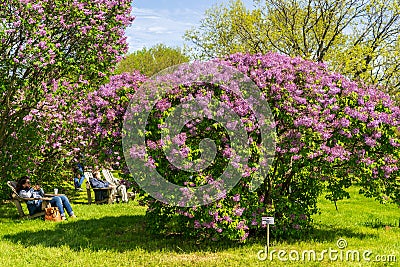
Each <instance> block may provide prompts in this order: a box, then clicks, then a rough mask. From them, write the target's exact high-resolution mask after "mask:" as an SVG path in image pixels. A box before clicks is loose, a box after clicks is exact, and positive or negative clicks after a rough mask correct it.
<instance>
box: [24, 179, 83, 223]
mask: <svg viewBox="0 0 400 267" xmlns="http://www.w3.org/2000/svg"><path fill="white" fill-rule="evenodd" d="M16 190H17V192H18V194H19V195H20V196H21V197H23V198H42V197H43V196H44V191H43V189H42V188H40V186H39V185H35V186H34V187H31V181H30V178H29V177H28V176H23V177H21V179H19V181H18V183H17V188H16ZM42 202H43V200H41V199H37V200H29V201H27V206H28V210H29V214H30V215H33V214H35V213H37V212H40V211H42ZM50 204H51V206H53V207H58V209H59V210H60V213H61V219H62V220H66V218H65V211H64V208H65V209H66V210H67V212H68V215H69V217H70V218H76V216H75V214H74V211H73V210H72V207H71V204H70V203H69V200H68V198H67V197H66V196H64V195H59V196H54V197H52V198H51V200H50Z"/></svg>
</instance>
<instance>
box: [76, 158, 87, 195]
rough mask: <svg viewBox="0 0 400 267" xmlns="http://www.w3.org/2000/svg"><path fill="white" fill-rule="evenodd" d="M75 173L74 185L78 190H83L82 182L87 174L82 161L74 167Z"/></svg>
mask: <svg viewBox="0 0 400 267" xmlns="http://www.w3.org/2000/svg"><path fill="white" fill-rule="evenodd" d="M73 173H74V186H75V189H76V190H78V191H82V188H81V186H82V184H83V181H84V180H85V174H84V167H83V165H82V164H81V163H78V164H77V165H76V166H75V167H74V169H73Z"/></svg>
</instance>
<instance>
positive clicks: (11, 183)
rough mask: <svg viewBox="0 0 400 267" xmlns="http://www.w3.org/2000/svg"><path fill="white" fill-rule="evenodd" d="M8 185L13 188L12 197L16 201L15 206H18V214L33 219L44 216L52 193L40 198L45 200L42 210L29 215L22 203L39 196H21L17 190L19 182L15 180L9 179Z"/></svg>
mask: <svg viewBox="0 0 400 267" xmlns="http://www.w3.org/2000/svg"><path fill="white" fill-rule="evenodd" d="M7 185H8V186H9V187H10V189H11V198H12V201H13V202H14V204H15V206H16V207H17V210H18V214H19V216H20V217H21V218H24V219H31V218H36V217H40V216H44V214H45V212H44V209H45V208H46V206H47V204H48V203H49V201H50V200H51V196H53V195H51V194H45V195H44V197H43V198H40V199H41V200H43V202H42V211H41V212H38V213H35V214H33V215H29V214H25V212H24V210H23V208H22V205H21V203H25V204H26V202H27V201H29V200H37V199H38V198H23V197H20V195H19V194H18V192H17V189H16V187H17V182H15V181H7Z"/></svg>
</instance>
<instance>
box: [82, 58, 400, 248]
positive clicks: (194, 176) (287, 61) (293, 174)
mask: <svg viewBox="0 0 400 267" xmlns="http://www.w3.org/2000/svg"><path fill="white" fill-rule="evenodd" d="M216 62H218V63H221V64H224V65H226V66H233V67H235V68H237V69H238V70H239V71H241V72H242V73H244V74H246V75H248V76H249V77H250V78H251V79H252V80H253V81H254V82H255V83H256V84H257V86H258V87H259V89H260V90H261V91H262V93H263V96H264V97H265V98H266V99H267V100H268V103H269V106H270V108H271V110H272V112H273V114H274V118H275V123H276V131H277V135H278V136H277V140H276V141H277V145H276V154H275V158H274V162H273V164H272V167H271V170H270V171H269V173H268V174H267V175H266V177H263V178H265V180H264V183H263V184H262V186H261V187H260V188H259V189H258V190H257V191H255V192H251V191H250V190H249V186H250V181H251V179H252V178H253V175H254V173H255V171H256V170H257V168H258V166H257V157H258V155H259V154H258V153H259V152H258V151H259V150H258V146H259V144H260V139H259V138H260V134H259V131H258V126H257V120H256V118H255V117H254V114H252V112H251V110H249V107H248V105H247V104H246V102H245V101H243V99H240V98H239V97H238V96H237V95H235V94H233V93H232V91H231V90H229V88H226V87H224V86H219V85H215V84H210V83H201V82H200V83H197V84H182V85H181V86H179V87H178V88H175V89H174V90H171V91H170V93H169V94H168V95H166V96H165V97H164V98H163V99H162V100H160V101H159V102H158V103H156V105H154V107H153V110H152V111H151V113H150V116H149V119H148V121H147V126H146V146H147V147H146V150H147V153H149V155H150V156H149V157H148V159H147V160H148V162H147V163H146V165H147V167H148V168H156V170H157V171H158V172H159V173H160V174H161V175H162V176H163V177H165V178H166V179H168V180H169V181H170V182H173V183H175V184H178V185H181V186H185V187H186V188H187V190H186V192H187V194H190V192H191V188H194V187H197V186H202V185H207V184H213V183H214V184H215V183H217V182H218V180H217V178H218V177H219V176H220V174H221V172H223V170H224V169H225V168H226V167H227V166H228V164H235V160H234V158H233V157H232V148H231V141H232V140H230V137H229V136H228V135H227V133H226V129H225V128H224V127H222V126H221V125H220V124H218V123H217V122H215V121H213V120H211V119H207V118H203V119H194V120H191V121H190V122H188V123H187V124H186V125H185V127H184V128H183V130H182V132H181V133H179V134H178V135H177V136H175V137H174V138H172V139H171V140H170V142H171V143H173V144H174V145H176V146H178V147H179V150H176V153H178V154H179V155H180V156H181V157H183V158H187V159H190V160H195V159H198V158H199V157H200V155H201V153H202V152H201V149H200V147H199V143H200V142H201V140H203V139H205V138H209V139H212V140H214V141H215V145H216V148H217V152H218V153H217V155H216V157H215V159H214V161H213V163H212V166H211V167H209V168H207V169H205V170H202V171H199V172H198V173H189V172H186V171H184V170H182V169H178V168H176V167H175V166H174V164H172V163H171V162H170V161H169V160H168V159H167V157H166V155H164V150H163V148H164V147H165V146H168V145H170V144H168V142H169V141H168V142H165V140H162V139H161V132H162V130H163V128H165V125H166V124H165V122H166V118H167V117H168V115H170V114H171V112H172V111H173V110H174V108H175V107H176V106H177V105H179V104H184V103H185V102H187V101H188V100H193V99H196V100H197V101H199V103H201V102H202V101H203V100H204V99H211V98H212V99H216V100H218V101H220V102H222V103H223V104H224V105H226V106H227V107H229V108H230V109H231V110H233V111H234V112H235V113H236V114H237V115H238V116H239V117H240V118H241V122H242V125H241V126H243V127H245V130H246V132H247V137H248V140H249V144H251V146H250V147H251V158H250V161H249V163H248V165H247V166H242V167H243V169H242V179H241V180H240V182H239V183H238V184H237V185H236V186H235V187H234V188H233V190H232V191H230V192H229V193H227V194H226V195H224V197H223V198H222V199H220V200H218V201H216V202H213V203H211V204H208V205H203V206H194V207H176V206H171V205H167V204H164V203H162V202H160V201H156V200H155V199H153V198H151V197H148V198H147V205H148V210H147V216H148V221H149V222H151V223H149V224H148V226H149V228H150V229H151V230H152V231H154V232H155V233H164V234H165V233H184V234H187V235H193V236H196V237H197V238H199V237H200V238H207V239H208V238H211V239H213V240H218V239H221V238H228V239H232V240H241V241H245V240H246V238H247V237H248V236H249V234H251V233H256V232H260V231H259V230H260V229H262V228H263V226H262V225H261V216H263V215H267V216H274V217H275V222H276V225H275V226H274V227H273V228H272V233H273V234H274V235H275V236H279V237H286V238H287V237H294V238H297V237H299V236H300V235H302V234H303V233H304V232H305V231H308V230H310V229H311V227H312V215H313V214H315V213H316V212H317V211H318V209H317V206H316V204H317V197H319V196H320V195H321V194H325V197H326V198H327V199H329V200H332V201H334V202H335V203H336V201H339V200H341V199H343V198H345V197H349V195H348V193H347V192H346V188H348V187H349V186H351V185H353V184H358V185H359V186H360V188H361V190H360V193H362V194H364V195H366V196H368V197H373V198H375V199H377V200H378V201H381V202H386V201H390V202H394V203H397V204H400V192H399V188H400V187H399V180H398V179H399V178H398V177H399V162H398V160H399V157H400V152H399V151H400V150H399V147H400V140H399V136H398V135H397V134H396V132H398V131H399V127H400V124H399V123H400V109H399V107H398V106H396V105H395V103H394V102H393V101H392V100H391V99H390V97H389V96H388V95H387V94H385V93H383V92H381V91H380V90H379V89H377V88H373V87H368V86H365V85H363V84H357V83H355V82H352V81H349V80H348V79H347V78H346V77H344V76H342V75H340V74H337V73H331V72H328V71H327V69H326V66H325V65H324V64H321V63H315V62H311V61H306V60H303V59H301V58H290V57H287V56H283V55H279V54H276V53H269V54H266V55H247V54H234V55H231V56H228V57H227V58H225V59H220V60H216ZM170 78H171V79H173V77H170ZM145 81H146V78H145V77H143V76H140V75H138V74H135V73H134V74H132V75H128V74H124V75H122V76H114V77H112V78H111V82H110V84H108V85H106V86H103V87H102V88H101V89H100V90H98V91H95V92H93V93H92V94H91V95H90V97H89V98H88V102H89V103H88V102H86V104H80V105H79V106H82V107H84V108H83V111H82V115H83V116H82V121H81V123H82V124H83V125H85V126H84V127H86V128H85V130H84V131H85V132H86V133H89V135H90V136H88V137H90V138H91V139H90V141H89V143H90V147H91V151H92V153H96V151H98V152H99V153H97V159H98V160H99V162H100V163H101V162H105V161H106V162H109V163H111V164H113V165H114V166H118V165H120V167H121V169H123V167H125V165H124V164H125V163H124V162H123V159H122V156H121V133H120V131H119V130H120V128H119V127H120V125H121V124H120V123H121V121H122V116H123V114H124V111H125V110H126V108H127V106H128V100H129V99H130V98H131V97H132V95H133V93H134V92H135V91H136V90H137V88H138V86H140V84H142V83H143V82H145ZM90 104H92V105H90ZM88 107H89V108H88ZM232 127H235V126H232ZM91 133H93V134H91ZM130 153H131V155H133V156H137V155H139V154H140V153H142V151H140V150H138V149H135V148H133V147H132V148H131V150H130ZM118 162H119V163H118ZM125 171H126V170H125Z"/></svg>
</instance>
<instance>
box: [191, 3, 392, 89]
mask: <svg viewBox="0 0 400 267" xmlns="http://www.w3.org/2000/svg"><path fill="white" fill-rule="evenodd" d="M254 4H255V5H254V6H255V8H254V9H251V10H250V9H247V8H246V7H245V6H244V5H243V3H242V2H241V1H240V0H233V1H231V2H230V3H229V4H228V5H219V6H214V7H212V8H210V9H209V10H207V11H206V13H205V18H204V19H203V20H202V21H201V23H200V25H199V26H198V27H196V28H193V29H191V30H189V31H187V32H186V34H185V36H184V38H185V39H186V40H187V41H188V42H189V43H191V44H192V45H189V46H188V47H189V49H188V50H189V51H190V52H191V53H192V55H194V57H195V58H212V57H221V56H224V55H227V54H231V53H235V52H250V53H266V52H267V51H271V50H272V51H276V52H280V53H282V54H286V55H289V56H301V57H302V58H306V59H311V60H314V61H318V62H322V61H324V62H327V63H328V65H329V67H330V69H332V70H334V71H339V72H341V73H343V74H344V75H346V76H347V77H349V78H351V79H362V80H364V81H365V82H367V83H369V84H375V85H380V86H382V87H383V88H384V89H385V90H386V91H388V92H390V93H392V94H397V95H398V92H399V89H400V6H399V3H398V1H388V2H387V1H382V0H338V1H336V0H254Z"/></svg>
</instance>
